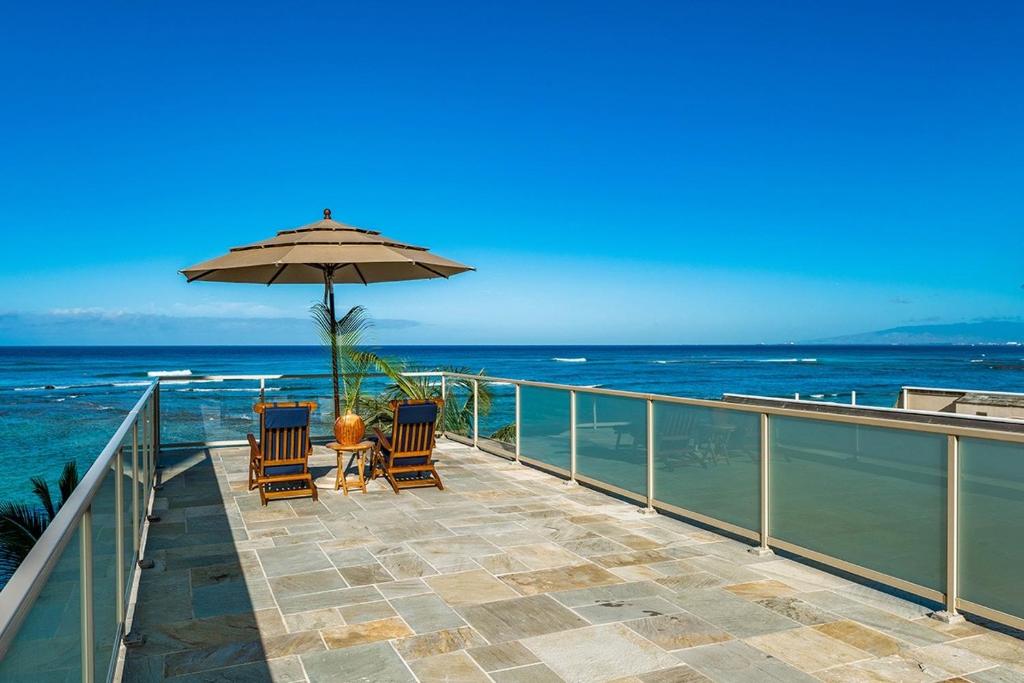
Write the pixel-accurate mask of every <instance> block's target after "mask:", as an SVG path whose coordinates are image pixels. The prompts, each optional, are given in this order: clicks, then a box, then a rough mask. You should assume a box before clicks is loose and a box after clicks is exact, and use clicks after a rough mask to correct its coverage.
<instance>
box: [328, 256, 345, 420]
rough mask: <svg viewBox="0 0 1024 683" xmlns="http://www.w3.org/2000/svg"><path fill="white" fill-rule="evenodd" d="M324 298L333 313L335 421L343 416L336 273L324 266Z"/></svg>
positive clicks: (332, 353)
mask: <svg viewBox="0 0 1024 683" xmlns="http://www.w3.org/2000/svg"><path fill="white" fill-rule="evenodd" d="M324 298H325V299H327V302H326V303H327V309H328V311H330V314H331V389H332V390H333V391H334V421H335V422H337V421H338V418H340V417H341V395H340V393H339V391H338V316H337V314H336V313H335V311H334V273H333V271H332V270H329V269H327V268H324Z"/></svg>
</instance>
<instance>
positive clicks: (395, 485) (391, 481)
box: [384, 471, 398, 496]
mask: <svg viewBox="0 0 1024 683" xmlns="http://www.w3.org/2000/svg"><path fill="white" fill-rule="evenodd" d="M384 476H385V477H387V480H388V483H389V484H391V488H393V489H394V490H395V495H396V496H397V495H398V481H397V480H396V479H395V475H393V474H391V472H388V471H385V472H384Z"/></svg>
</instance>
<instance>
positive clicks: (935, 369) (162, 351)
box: [0, 346, 1024, 498]
mask: <svg viewBox="0 0 1024 683" xmlns="http://www.w3.org/2000/svg"><path fill="white" fill-rule="evenodd" d="M382 352H383V353H384V354H385V355H388V356H391V357H394V358H399V359H404V360H405V361H406V362H407V363H408V365H409V367H410V369H435V368H437V367H452V366H454V367H461V368H465V369H467V370H471V371H477V370H485V371H486V372H487V374H490V375H494V376H501V377H508V378H514V379H533V380H544V381H552V382H560V383H566V384H577V385H591V386H602V387H608V388H616V389H626V390H634V391H642V392H651V393H662V394H673V395H679V396H694V397H703V398H716V397H719V396H721V394H722V393H723V392H735V393H748V394H762V395H769V396H787V395H788V396H791V395H792V394H793V393H796V392H799V393H800V394H801V396H802V397H804V398H814V399H819V400H834V401H848V400H849V392H850V391H851V390H856V391H857V393H858V402H859V403H864V404H871V405H882V406H891V405H893V403H894V402H895V400H896V395H897V392H898V390H899V387H900V386H902V385H923V386H946V387H956V388H971V389H987V390H1002V391H1024V348H1021V347H970V346H959V347H837V346H817V347H815V346H679V347H665V346H649V347H643V346H571V347H566V346H515V347H508V346H419V347H413V346H409V347H388V348H385V349H382ZM325 358H326V356H325V353H324V351H323V350H322V349H319V348H316V347H138V348H112V347H88V348H70V347H61V348H3V349H0V443H3V444H4V450H5V454H6V464H7V467H5V468H4V474H3V475H2V478H0V497H6V498H11V497H14V498H26V497H27V485H26V482H27V480H28V478H29V477H31V476H33V475H37V474H39V475H43V476H47V477H50V478H51V479H53V478H55V477H56V473H57V472H58V471H59V469H60V467H61V465H62V464H63V462H64V461H65V460H68V459H72V458H73V459H75V460H77V461H78V462H79V463H80V465H81V467H82V471H84V470H85V468H87V467H88V465H89V464H91V463H92V461H93V460H94V459H95V457H96V455H97V454H98V453H99V452H100V450H101V449H102V448H103V446H104V445H105V444H106V442H107V440H108V439H109V437H110V435H111V433H112V432H113V430H114V429H115V428H116V427H117V425H118V424H119V423H120V421H121V419H122V418H123V416H124V414H125V413H126V412H127V411H128V410H129V409H130V408H131V406H132V405H133V404H134V403H135V401H136V400H137V399H138V396H139V395H140V393H141V392H142V391H143V388H144V386H145V384H146V383H147V382H148V381H150V377H149V375H150V373H164V374H170V375H173V377H172V380H173V381H174V382H176V383H173V384H167V385H166V386H165V387H164V391H163V394H162V397H163V406H162V407H163V427H164V435H163V438H164V442H165V443H167V442H172V441H180V440H198V439H214V438H242V437H244V434H245V432H247V431H249V430H250V429H252V413H251V410H250V408H251V404H252V402H253V400H254V399H255V398H256V396H257V390H258V389H257V385H256V383H255V382H195V381H189V377H188V373H191V375H193V376H198V375H204V374H253V373H261V374H262V373H272V374H310V373H323V372H326V371H327V369H328V366H327V363H326V360H325ZM268 386H269V389H270V392H271V393H269V394H268V396H272V397H274V398H314V399H317V400H320V402H321V404H322V405H323V406H324V407H329V406H328V401H327V400H326V399H327V397H328V396H329V395H330V388H329V384H328V382H327V381H326V380H292V381H287V382H271V383H270V384H269V385H268ZM370 388H371V389H372V388H373V387H372V386H371V387H370ZM491 391H492V393H493V394H494V396H495V402H494V408H493V410H492V412H491V414H489V415H484V416H482V418H481V423H482V424H481V433H482V434H485V435H486V434H489V433H490V432H491V431H493V430H495V429H497V428H498V427H500V426H502V425H504V424H508V423H510V422H512V419H513V412H512V411H513V402H512V396H513V388H512V387H511V386H508V385H500V384H499V385H494V386H492V387H491ZM319 417H320V419H321V421H322V423H323V426H324V433H326V431H327V429H326V428H327V425H328V422H329V418H328V417H327V416H326V411H321V415H320V416H319Z"/></svg>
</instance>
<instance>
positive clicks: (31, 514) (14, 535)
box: [0, 501, 50, 562]
mask: <svg viewBox="0 0 1024 683" xmlns="http://www.w3.org/2000/svg"><path fill="white" fill-rule="evenodd" d="M49 523H50V518H49V517H48V516H47V514H46V511H45V510H43V509H42V508H37V507H34V506H32V505H28V504H26V503H16V502H13V501H4V502H2V503H0V548H3V551H4V552H5V553H6V554H8V555H10V556H12V557H15V558H20V559H19V560H18V561H19V562H20V561H21V560H23V559H25V557H26V556H27V555H28V553H29V551H31V550H32V546H33V545H35V543H36V541H37V540H39V537H40V536H42V535H43V532H44V531H46V527H47V526H48V525H49Z"/></svg>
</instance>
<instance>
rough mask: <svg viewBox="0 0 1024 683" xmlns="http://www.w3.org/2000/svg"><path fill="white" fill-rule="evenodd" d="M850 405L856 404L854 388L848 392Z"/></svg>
mask: <svg viewBox="0 0 1024 683" xmlns="http://www.w3.org/2000/svg"><path fill="white" fill-rule="evenodd" d="M850 405H851V406H855V405H857V391H856V390H854V391H851V392H850Z"/></svg>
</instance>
